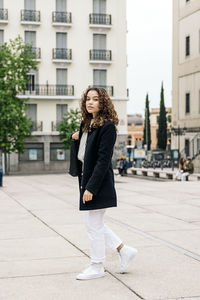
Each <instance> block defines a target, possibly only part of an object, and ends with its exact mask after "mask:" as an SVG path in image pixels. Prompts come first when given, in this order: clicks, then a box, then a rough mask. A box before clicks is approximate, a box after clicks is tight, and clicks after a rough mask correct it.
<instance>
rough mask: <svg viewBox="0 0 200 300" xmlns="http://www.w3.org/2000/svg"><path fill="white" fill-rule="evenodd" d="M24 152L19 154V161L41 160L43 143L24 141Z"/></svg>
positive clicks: (42, 157)
mask: <svg viewBox="0 0 200 300" xmlns="http://www.w3.org/2000/svg"><path fill="white" fill-rule="evenodd" d="M24 147H25V152H24V153H20V154H19V160H20V161H43V160H44V144H43V143H26V144H25V145H24Z"/></svg>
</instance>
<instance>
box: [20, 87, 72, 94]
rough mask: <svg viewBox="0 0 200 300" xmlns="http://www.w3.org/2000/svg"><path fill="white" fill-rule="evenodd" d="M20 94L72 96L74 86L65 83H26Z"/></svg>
mask: <svg viewBox="0 0 200 300" xmlns="http://www.w3.org/2000/svg"><path fill="white" fill-rule="evenodd" d="M22 94H23V95H36V96H74V86H73V85H67V84H57V85H51V84H46V85H43V84H34V85H32V84H28V85H27V87H26V90H24V91H23V92H22Z"/></svg>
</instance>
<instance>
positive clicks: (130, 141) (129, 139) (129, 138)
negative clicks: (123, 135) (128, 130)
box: [128, 135, 132, 145]
mask: <svg viewBox="0 0 200 300" xmlns="http://www.w3.org/2000/svg"><path fill="white" fill-rule="evenodd" d="M131 143H132V136H131V135H128V145H131Z"/></svg>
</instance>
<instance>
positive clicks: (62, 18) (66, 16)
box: [52, 11, 72, 24]
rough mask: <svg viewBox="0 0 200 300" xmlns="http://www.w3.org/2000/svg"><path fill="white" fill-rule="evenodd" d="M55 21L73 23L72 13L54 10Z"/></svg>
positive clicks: (53, 20)
mask: <svg viewBox="0 0 200 300" xmlns="http://www.w3.org/2000/svg"><path fill="white" fill-rule="evenodd" d="M52 22H53V23H68V24H71V23H72V14H71V13H70V12H65V11H53V12H52Z"/></svg>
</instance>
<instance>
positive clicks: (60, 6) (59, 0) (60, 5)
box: [56, 0, 67, 12]
mask: <svg viewBox="0 0 200 300" xmlns="http://www.w3.org/2000/svg"><path fill="white" fill-rule="evenodd" d="M66 6H67V5H66V0H56V11H59V12H65V11H67V7H66Z"/></svg>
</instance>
